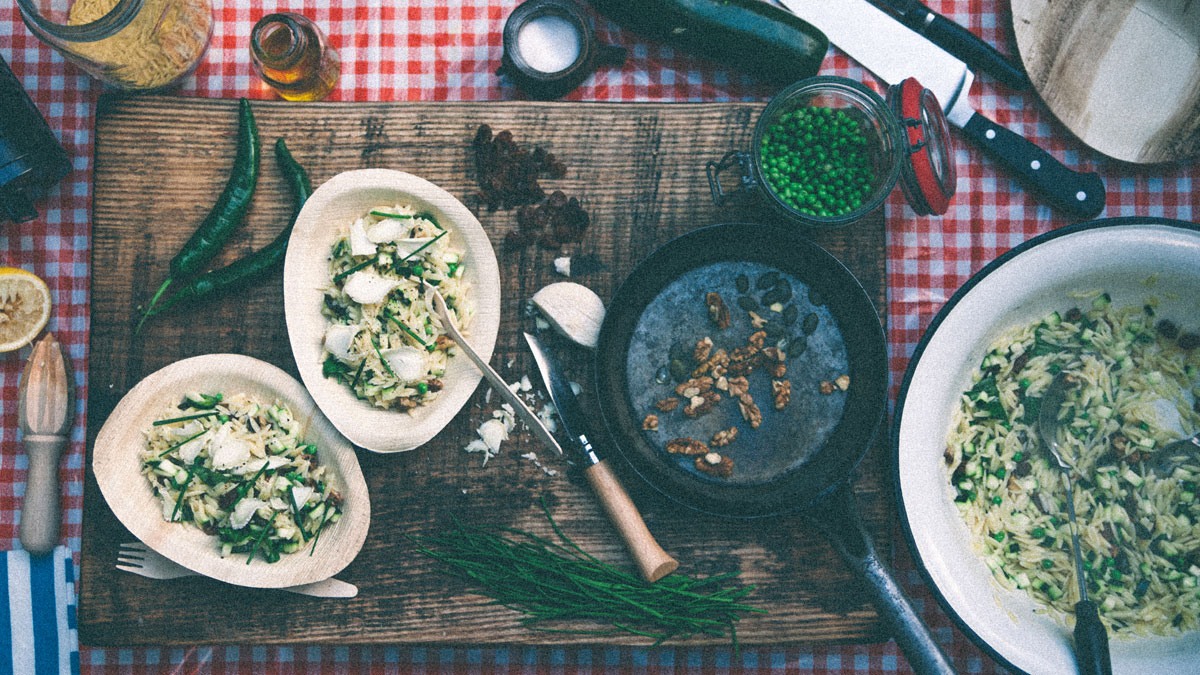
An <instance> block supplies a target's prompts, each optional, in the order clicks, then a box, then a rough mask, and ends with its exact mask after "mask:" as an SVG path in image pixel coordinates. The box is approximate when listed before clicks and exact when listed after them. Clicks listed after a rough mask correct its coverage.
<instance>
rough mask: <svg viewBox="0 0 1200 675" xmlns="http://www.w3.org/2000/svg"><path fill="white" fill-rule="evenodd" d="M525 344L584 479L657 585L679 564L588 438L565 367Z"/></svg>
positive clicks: (535, 344)
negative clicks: (565, 373) (664, 546)
mask: <svg viewBox="0 0 1200 675" xmlns="http://www.w3.org/2000/svg"><path fill="white" fill-rule="evenodd" d="M525 341H526V342H528V343H529V350H530V351H532V352H533V360H534V361H537V366H538V370H539V371H541V373H542V380H543V381H544V382H545V383H546V390H547V391H549V392H550V400H551V401H553V402H554V407H555V408H557V409H558V418H559V419H560V420H562V423H563V429H564V430H565V431H566V432H567V436H568V437H569V441H568V444H569V447H570V448H571V450H573V451H574V452H575V453H576V456H575V459H576V461H580V462H582V463H583V465H584V466H586V467H587V468H585V469H584V470H583V473H584V475H585V476H586V477H587V480H588V483H590V484H591V486H592V489H593V490H594V491H595V492H596V496H597V497H599V498H600V503H601V504H602V505H603V506H604V512H605V513H606V514H608V518H609V520H610V521H611V522H612V524H613V526H614V527H616V528H617V531H618V532H620V534H621V538H622V539H623V540H624V541H625V545H626V547H628V548H629V552H630V553H631V554H632V555H633V558H634V561H635V562H636V563H637V566H638V570H639V571H641V573H642V578H644V579H645V580H646V581H650V582H654V581H658V580H659V579H661V578H663V577H665V576H666V575H668V574H670V573H671V572H674V571H675V569H676V568H677V567H679V563H678V562H676V561H675V559H674V558H672V557H671V556H670V555H668V554H667V552H666V551H664V550H663V548H662V546H659V544H658V542H657V541H656V540H655V539H654V535H652V534H650V530H649V529H648V528H647V527H646V523H645V522H644V521H643V520H642V515H641V513H639V512H638V510H637V505H636V504H634V503H633V500H632V499H630V498H629V494H628V493H627V492H625V488H624V486H622V485H621V482H620V480H619V479H618V478H617V476H616V474H614V473H613V471H612V468H611V467H610V466H609V465H608V460H607V459H601V458H600V457H599V456H598V455H597V454H596V450H595V448H594V447H592V441H591V440H590V439H589V438H588V434H587V428H588V426H587V416H586V415H585V413H584V412H583V408H582V406H580V404H579V399H577V398H575V392H574V391H572V389H571V383H570V381H568V380H567V378H566V376H564V375H563V373H562V367H561V366H560V365H559V363H558V360H557V359H556V358H555V357H554V355H553V354H551V353H550V352H548V351H546V348H545V347H543V346H542V343H541V341H540V340H538V339H537V338H536V337H534V336H533V335H530V334H529V333H525Z"/></svg>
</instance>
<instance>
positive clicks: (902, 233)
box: [0, 0, 1200, 673]
mask: <svg viewBox="0 0 1200 675" xmlns="http://www.w3.org/2000/svg"><path fill="white" fill-rule="evenodd" d="M213 4H214V15H215V19H216V24H215V28H214V32H213V38H212V42H211V44H210V47H209V50H208V53H207V55H206V56H205V58H204V61H203V63H202V64H201V65H200V67H199V69H198V70H197V71H196V73H195V74H194V75H193V76H192V77H190V78H188V79H187V80H186V81H185V82H184V83H183V85H182V87H181V88H180V92H179V93H181V94H183V95H188V96H205V97H236V96H250V97H252V98H268V97H270V92H269V91H267V90H265V88H264V87H263V86H262V85H261V84H260V83H259V82H258V81H257V80H256V79H255V78H254V76H253V75H252V73H251V69H250V62H249V55H248V49H247V46H248V36H249V33H250V28H251V27H252V26H253V24H254V22H255V21H256V20H257V19H258V18H259V17H261V16H263V15H264V14H266V13H269V12H273V11H282V10H288V11H296V12H301V13H304V14H305V15H307V16H309V17H311V18H312V19H314V20H315V21H316V22H317V23H318V24H320V25H321V26H322V27H323V28H324V30H325V31H326V32H327V34H328V35H329V38H330V41H331V43H332V44H333V46H334V47H335V48H336V49H337V51H338V53H339V54H340V55H341V57H342V60H343V71H342V78H341V80H340V82H339V86H338V89H337V90H336V91H334V93H333V94H332V95H331V97H330V100H341V101H392V100H408V101H412V100H425V101H428V100H437V101H440V100H507V99H512V98H516V97H517V96H518V94H517V93H516V92H515V91H514V90H513V88H512V87H511V86H510V85H509V84H507V83H506V82H502V81H501V80H500V79H499V78H497V76H496V75H494V70H495V68H496V66H497V64H498V62H499V59H500V54H501V38H500V36H501V29H502V27H503V25H504V20H505V18H506V17H507V16H508V14H509V12H510V11H511V10H512V9H513V7H515V6H516V5H517V4H518V1H517V0H463V1H461V2H455V1H452V0H409V1H408V2H403V3H400V2H387V1H385V0H363V1H362V2H351V1H349V0H333V1H332V2H326V1H319V0H303V1H297V2H290V3H287V2H279V1H278V0H214V3H213ZM330 4H332V5H334V6H332V7H331V6H329V5H330ZM926 4H928V5H930V6H931V7H932V8H933V9H935V10H937V11H939V12H941V13H943V14H945V15H947V16H949V17H951V18H953V19H955V20H957V21H958V22H959V23H961V24H963V25H965V26H967V27H969V28H970V29H971V30H973V31H974V32H975V33H976V34H978V35H980V36H981V37H983V38H984V39H985V40H987V41H989V42H991V43H992V44H995V45H998V46H999V47H1000V49H1001V50H1003V51H1007V52H1009V53H1011V52H1012V51H1013V49H1014V46H1013V43H1012V40H1011V35H1010V33H1009V30H1008V28H1007V26H1008V22H1009V16H1008V11H1009V9H1008V6H1007V3H1004V2H999V1H998V0H932V1H929V2H927V3H926ZM596 25H597V29H598V32H599V34H600V37H601V38H602V39H603V40H606V41H610V42H615V43H617V44H622V45H624V46H626V47H627V48H628V49H629V60H628V62H627V63H626V65H625V67H624V69H623V70H621V71H619V72H608V71H602V72H600V73H599V74H597V75H595V76H593V77H592V78H591V79H589V80H588V81H587V82H586V83H585V84H584V85H583V86H582V87H580V88H579V89H578V90H576V91H574V92H572V93H571V94H570V95H569V96H568V97H567V98H568V99H569V100H580V101H723V100H765V99H767V98H769V97H770V96H771V94H772V93H773V90H772V89H770V88H767V87H765V86H762V85H758V84H756V83H754V82H753V81H751V80H749V79H747V78H744V77H743V76H740V75H738V74H736V73H733V72H729V71H728V70H725V69H722V68H720V67H719V66H716V65H714V64H713V63H711V62H707V61H703V60H700V59H695V58H691V57H689V56H687V55H684V54H680V53H679V52H677V51H675V50H672V49H671V48H669V47H665V46H662V45H660V44H652V43H647V42H646V41H644V40H641V39H639V38H638V37H636V36H634V35H631V34H629V33H627V32H624V31H622V30H620V29H618V28H617V27H616V26H615V25H613V24H611V23H609V22H608V21H606V20H605V19H603V18H597V21H596ZM0 55H2V56H3V57H4V59H5V60H6V61H8V62H9V64H10V66H11V67H12V69H13V71H14V72H15V73H16V74H17V76H18V78H19V79H20V80H21V81H22V83H23V84H24V86H25V89H26V90H27V91H28V92H29V93H30V95H31V97H32V98H33V100H34V101H35V102H36V103H37V105H38V107H39V108H40V110H41V112H42V114H43V115H44V116H45V117H46V118H47V120H48V121H49V122H50V126H51V128H52V129H54V131H55V132H56V133H57V134H58V135H59V137H60V139H61V140H62V142H63V145H64V146H65V147H66V148H67V151H68V153H69V154H70V156H71V158H72V161H73V163H74V170H73V172H72V173H71V174H70V175H69V176H68V177H67V178H66V179H65V180H63V181H62V183H61V184H60V185H59V186H58V188H57V189H56V190H55V191H54V192H53V193H52V194H51V195H50V196H49V198H47V199H45V200H43V201H41V202H40V203H39V204H38V207H39V210H40V212H41V216H40V217H39V218H38V219H36V220H35V221H33V222H30V223H25V224H23V225H20V226H14V225H11V224H9V225H0V264H4V265H12V266H17V267H23V268H25V269H28V270H30V271H32V272H34V273H35V274H37V275H39V276H41V277H42V278H44V279H45V280H46V281H47V282H48V283H49V285H50V288H51V290H52V292H53V294H54V314H53V317H52V318H51V321H50V325H49V329H50V330H52V331H54V333H55V334H56V335H57V336H58V338H59V339H60V340H61V341H62V342H63V344H65V345H66V346H67V347H68V348H69V352H70V355H71V357H72V358H73V359H74V362H75V364H76V366H77V369H78V372H77V374H76V379H77V384H78V387H79V388H78V393H79V404H78V410H77V415H76V420H77V421H76V426H75V429H74V433H73V436H72V443H71V447H70V451H69V453H68V454H67V455H66V456H65V458H64V460H63V462H62V465H61V478H62V480H63V483H64V485H65V495H66V496H65V501H64V504H63V507H64V525H63V536H64V538H65V543H66V545H67V546H68V547H69V548H70V549H71V551H72V552H73V554H74V556H75V558H76V562H78V556H79V542H80V521H81V515H82V514H81V505H82V489H83V468H82V464H83V438H84V428H83V420H84V419H85V415H84V401H86V399H87V377H86V375H87V373H86V368H85V364H86V363H87V346H88V325H89V324H88V321H89V314H88V313H89V295H88V293H89V279H90V269H89V265H90V250H89V247H90V222H91V221H90V213H89V210H90V204H91V191H92V182H91V173H92V157H91V155H92V141H93V139H92V128H93V115H94V112H95V103H96V99H97V96H98V95H99V94H100V92H101V87H100V86H99V85H97V84H96V83H95V82H93V81H92V80H91V79H90V78H88V77H87V76H86V75H84V74H82V73H81V72H80V71H79V70H78V69H76V68H75V67H73V66H70V65H68V64H66V63H64V61H63V59H62V57H60V56H59V55H58V54H57V53H56V52H54V51H53V50H52V49H50V48H49V47H47V46H45V45H43V44H41V43H40V42H39V41H38V40H37V39H36V38H34V37H33V36H32V35H31V34H30V33H29V31H28V30H27V29H26V27H25V26H24V25H23V23H22V22H21V19H20V16H19V15H18V12H17V9H16V7H15V4H14V3H5V5H4V6H0ZM822 72H823V73H832V74H838V75H844V76H848V77H852V78H856V79H860V80H864V81H868V82H870V81H872V78H871V76H870V75H869V74H866V73H865V72H864V71H863V70H862V69H861V68H860V67H859V66H858V65H857V64H856V63H854V62H853V61H851V60H849V59H848V58H846V57H845V56H844V55H843V54H841V53H840V52H838V51H837V50H835V49H834V50H831V53H830V55H829V56H828V57H827V58H826V61H825V64H824V67H823V68H822ZM970 100H971V103H972V104H973V105H974V107H975V108H976V109H978V110H979V111H980V112H982V113H983V114H985V115H986V116H988V117H990V118H992V119H994V120H995V121H997V122H999V123H1000V124H1002V125H1004V126H1006V127H1008V128H1010V129H1012V130H1014V131H1016V132H1018V133H1020V134H1022V135H1024V136H1025V137H1026V138H1029V139H1031V140H1033V141H1034V142H1036V143H1037V144H1039V145H1041V146H1042V147H1043V148H1045V149H1047V150H1049V151H1050V152H1051V153H1052V154H1054V155H1055V156H1057V157H1059V158H1060V159H1062V160H1063V161H1064V163H1065V164H1067V166H1069V167H1073V168H1076V169H1083V170H1095V171H1098V172H1099V173H1100V175H1101V176H1102V177H1103V178H1104V180H1105V182H1106V184H1107V188H1108V205H1107V209H1106V210H1105V212H1104V214H1103V215H1105V216H1133V215H1138V216H1163V217H1168V218H1178V219H1182V220H1189V221H1190V220H1195V219H1196V214H1195V210H1196V208H1197V206H1198V205H1200V166H1197V165H1196V164H1195V163H1191V164H1188V165H1184V166H1165V167H1151V168H1145V167H1135V166H1130V165H1122V164H1120V163H1117V162H1113V161H1112V160H1108V159H1106V158H1104V157H1103V156H1101V155H1099V154H1098V153H1096V152H1094V151H1092V150H1090V149H1088V148H1087V147H1085V146H1083V145H1082V144H1081V143H1079V142H1078V141H1076V140H1074V139H1073V138H1072V137H1071V136H1070V134H1069V133H1067V132H1066V130H1065V129H1064V128H1063V127H1062V125H1060V124H1059V123H1058V122H1056V121H1055V120H1054V119H1053V118H1052V117H1051V116H1050V114H1049V113H1048V112H1047V111H1046V109H1045V107H1044V106H1042V105H1041V104H1040V103H1039V102H1038V100H1037V99H1036V96H1035V95H1034V94H1032V93H1024V94H1018V93H1012V92H1010V91H1007V90H1005V89H1004V88H1003V87H1002V86H1000V85H998V84H996V83H995V82H994V81H993V80H991V79H990V78H989V77H987V76H986V75H982V76H981V77H980V78H979V79H978V81H977V82H976V84H975V85H974V87H973V88H972V90H971V93H970ZM957 152H958V155H957V163H958V176H959V177H958V195H957V197H956V198H955V201H954V204H953V205H952V206H951V209H950V212H949V213H948V214H946V215H945V216H943V217H940V218H919V217H916V216H915V215H914V214H913V212H912V211H911V210H910V209H909V208H908V207H907V206H905V205H904V203H903V200H902V198H901V196H900V194H899V191H897V193H895V194H893V195H892V198H891V200H890V201H889V202H888V204H887V206H886V217H887V233H888V234H887V241H888V250H887V264H888V275H887V278H888V298H889V301H888V322H889V324H890V326H891V328H890V335H889V338H890V344H891V349H892V355H891V356H892V359H891V366H892V374H893V377H894V379H895V380H896V381H898V380H899V378H900V376H901V375H902V374H903V369H904V367H905V366H906V364H907V359H908V355H909V354H910V353H911V352H912V349H913V347H914V346H915V344H916V342H917V340H918V339H919V338H920V335H921V332H922V330H923V329H924V327H925V326H926V325H927V324H928V322H929V321H930V319H931V318H932V317H933V315H934V313H935V312H936V311H937V309H938V308H939V307H940V306H941V305H942V303H943V302H945V300H946V299H947V298H948V297H949V296H950V294H952V293H953V292H954V290H955V289H957V288H958V287H959V286H960V285H961V284H962V283H963V282H964V281H966V280H967V278H968V277H969V276H970V275H971V273H972V272H974V271H976V270H978V269H979V268H980V267H982V266H983V265H984V264H985V263H987V262H988V261H990V260H992V259H993V258H995V257H996V256H997V255H998V254H1000V253H1002V252H1004V251H1006V250H1007V249H1009V248H1011V247H1013V246H1015V245H1017V244H1019V243H1021V242H1023V241H1025V240H1026V239H1028V238H1030V237H1032V236H1034V235H1036V234H1039V233H1042V232H1045V231H1047V230H1050V229H1052V228H1055V227H1058V226H1060V225H1064V224H1065V223H1066V221H1065V220H1064V219H1062V218H1061V217H1059V216H1057V215H1056V214H1053V213H1051V212H1050V211H1049V209H1048V208H1046V207H1044V206H1041V205H1039V204H1038V203H1037V202H1036V201H1035V200H1033V199H1032V198H1030V197H1029V196H1028V195H1027V194H1026V193H1025V192H1024V191H1023V190H1021V189H1020V188H1019V187H1017V185H1016V184H1014V183H1013V181H1012V180H1011V179H1010V178H1009V177H1008V176H1007V175H1006V174H1004V173H1003V172H1001V171H999V170H998V169H997V168H996V166H995V165H994V164H992V163H991V162H989V161H986V160H984V159H983V158H982V157H981V156H980V153H979V151H978V150H976V149H975V148H974V147H969V146H967V145H966V144H965V143H960V144H959V149H958V151H957ZM28 355H29V348H25V349H23V350H20V351H19V352H14V353H9V354H4V355H0V547H2V548H5V549H7V548H18V547H19V546H20V544H19V542H18V539H17V523H18V522H19V512H20V508H21V502H22V496H23V493H24V485H25V477H26V468H27V462H26V458H25V455H24V453H23V452H21V451H20V448H19V446H18V443H17V419H16V417H17V416H16V400H17V385H18V380H19V376H20V372H21V369H22V367H23V364H24V362H25V360H26V358H27V357H28ZM900 548H901V549H903V547H900ZM895 567H896V569H897V570H898V576H899V578H900V581H901V583H902V585H903V586H904V587H905V590H906V591H907V592H908V593H909V594H910V596H911V597H912V598H914V601H915V604H916V605H917V607H918V609H919V611H920V612H921V613H922V615H923V616H924V618H925V620H926V622H927V623H928V624H929V626H930V627H931V628H932V630H933V632H934V635H935V637H936V638H937V639H938V641H939V642H940V643H941V644H942V646H943V648H944V649H945V650H946V651H947V653H948V654H950V655H951V656H952V658H953V659H954V662H955V665H956V667H957V668H958V669H959V670H960V671H962V672H965V673H993V672H1002V669H1001V668H1000V667H998V666H997V665H996V664H994V663H993V662H992V661H991V660H990V659H989V658H988V657H987V656H985V655H983V654H982V652H980V651H979V650H978V649H977V648H975V647H974V645H972V644H971V643H970V642H969V641H968V640H967V638H966V637H964V636H963V635H962V634H961V633H959V632H958V631H957V630H955V629H953V628H952V627H951V623H950V621H949V619H948V618H947V617H946V615H945V614H943V613H942V612H941V610H940V609H939V608H938V607H937V604H936V603H935V602H934V601H933V599H932V596H931V595H930V594H929V593H928V591H927V590H926V589H925V588H924V587H923V586H922V585H921V581H920V578H919V576H918V575H917V573H916V572H915V570H914V568H913V565H912V563H911V561H909V560H908V558H907V555H906V553H905V552H904V551H901V552H900V553H899V557H898V559H897V560H896V561H895ZM80 665H81V669H82V670H83V671H84V672H90V673H107V672H114V673H115V672H121V673H126V672H137V673H140V672H156V671H160V670H169V671H172V672H242V671H247V672H256V673H290V672H318V671H320V672H325V671H330V672H358V671H360V670H366V669H368V668H369V669H370V670H371V671H372V672H409V671H414V670H415V671H428V670H439V671H440V670H453V671H456V672H457V671H467V672H473V671H485V670H486V671H492V670H500V671H520V672H535V671H536V672H558V671H564V670H589V671H591V670H600V671H618V670H620V671H627V670H631V669H635V668H636V669H641V668H643V667H645V668H648V669H651V670H656V671H676V670H679V671H688V672H691V671H697V672H698V671H701V670H703V671H718V672H719V671H725V670H749V671H764V672H765V671H776V670H779V671H784V670H787V671H788V672H800V673H835V672H836V673H841V672H861V673H888V672H910V669H909V667H908V664H907V663H906V662H905V661H904V658H903V657H902V656H900V655H899V652H898V651H897V649H896V646H895V644H894V643H886V644H877V645H846V646H830V647H822V646H817V647H812V648H795V647H780V648H777V649H772V648H762V649H753V650H745V651H743V652H742V653H740V654H739V655H736V656H734V655H733V654H732V653H731V652H730V651H729V650H726V649H687V648H660V649H650V650H648V649H615V648H604V649H597V648H592V649H588V648H574V649H557V648H555V649H538V648H510V649H508V648H498V649H473V648H408V647H404V648H388V647H371V648H358V647H307V646H300V645H297V646H294V647H216V648H196V649H187V650H184V649H91V648H87V647H84V648H82V649H81V654H80Z"/></svg>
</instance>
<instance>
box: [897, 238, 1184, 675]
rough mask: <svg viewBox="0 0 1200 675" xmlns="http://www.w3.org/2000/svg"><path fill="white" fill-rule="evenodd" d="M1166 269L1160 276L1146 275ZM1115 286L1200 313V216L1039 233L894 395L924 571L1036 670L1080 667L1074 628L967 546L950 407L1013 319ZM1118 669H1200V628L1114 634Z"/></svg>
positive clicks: (983, 635)
mask: <svg viewBox="0 0 1200 675" xmlns="http://www.w3.org/2000/svg"><path fill="white" fill-rule="evenodd" d="M1152 275H1157V278H1156V280H1155V281H1154V283H1152V284H1148V283H1147V280H1148V279H1149V278H1150V277H1151V276H1152ZM1087 289H1103V290H1105V291H1108V292H1109V293H1110V294H1111V295H1112V298H1113V303H1114V304H1115V305H1116V306H1124V305H1131V304H1136V305H1138V306H1140V305H1141V304H1143V300H1144V299H1146V298H1148V297H1150V296H1154V297H1157V298H1158V299H1159V300H1160V301H1161V303H1162V304H1161V305H1160V306H1159V307H1158V308H1157V314H1158V316H1163V317H1173V318H1175V319H1176V320H1177V323H1178V324H1179V325H1183V326H1192V327H1194V326H1196V322H1197V320H1198V319H1200V225H1196V224H1191V223H1180V222H1178V221H1166V220H1163V219H1148V218H1119V219H1112V220H1103V221H1096V222H1093V223H1083V224H1080V225H1075V226H1071V227H1067V228H1063V229H1060V230H1055V231H1053V232H1049V233H1047V234H1044V235H1041V236H1039V237H1036V238H1034V239H1031V240H1030V241H1028V242H1026V243H1024V244H1022V245H1021V246H1018V247H1017V248H1015V249H1013V250H1012V251H1009V252H1008V253H1006V254H1004V255H1003V256H1001V257H1000V258H998V259H997V260H995V261H994V262H992V263H991V264H989V265H988V266H987V267H985V268H984V269H982V270H981V271H980V272H979V273H977V274H976V275H975V276H973V277H972V278H971V279H970V280H969V281H968V282H967V283H966V284H964V285H963V287H962V288H961V289H959V290H958V292H956V293H955V294H954V296H953V297H952V298H951V299H950V301H949V302H947V303H946V305H945V307H943V308H942V309H941V311H940V312H938V314H937V316H936V317H935V318H934V320H933V323H932V324H930V326H929V328H928V329H927V330H926V332H925V335H924V336H923V337H922V339H921V342H920V343H919V344H918V345H917V349H916V352H915V353H914V354H913V357H912V360H911V362H910V364H909V368H908V372H907V374H906V375H905V379H904V383H903V386H902V387H901V391H900V396H899V399H898V401H897V405H896V420H895V424H894V427H893V444H894V447H895V448H896V453H897V476H896V480H897V497H898V499H899V506H900V512H901V521H902V523H903V524H904V528H905V531H906V534H907V535H908V537H909V546H910V548H911V550H912V551H913V554H914V558H915V559H916V560H917V563H918V567H919V568H920V569H921V571H922V573H923V574H924V576H925V579H926V582H927V583H928V584H929V586H930V588H931V589H932V590H933V592H934V594H935V596H937V598H938V600H939V602H940V603H941V605H942V607H943V608H944V609H945V610H946V611H947V612H948V613H949V614H950V616H951V618H952V619H954V621H955V622H956V623H957V624H958V625H959V627H960V628H961V629H962V630H963V631H964V632H965V633H967V634H968V635H969V636H970V637H971V638H972V639H973V640H975V642H976V643H977V644H979V645H980V647H981V648H983V649H985V650H986V651H988V652H989V653H990V654H991V655H992V656H993V657H995V658H996V659H997V660H999V661H1001V662H1002V663H1005V664H1007V665H1009V666H1010V667H1013V668H1015V669H1017V670H1021V671H1025V672H1028V673H1055V674H1059V673H1073V672H1076V665H1075V658H1074V652H1073V650H1072V645H1073V642H1072V636H1071V630H1070V629H1068V628H1067V627H1066V626H1065V625H1063V624H1060V623H1058V622H1057V621H1055V620H1054V619H1053V618H1051V617H1050V616H1048V615H1045V614H1035V613H1034V612H1033V610H1034V603H1033V601H1032V600H1031V599H1030V598H1029V597H1028V596H1027V595H1026V594H1025V593H1024V591H1012V592H1009V591H1006V590H1004V589H1003V588H1001V587H1000V586H999V585H998V584H997V583H996V582H995V581H994V580H993V579H992V575H991V572H990V570H988V568H987V567H986V566H985V565H984V563H983V560H982V559H981V558H979V557H977V556H975V555H974V554H973V553H972V552H971V550H970V547H969V544H968V540H967V529H966V525H965V524H964V523H963V521H962V519H961V518H960V517H959V515H958V511H957V509H956V508H955V506H954V503H953V494H952V489H951V487H950V484H949V481H948V480H947V477H946V471H945V465H944V463H943V459H942V453H943V452H944V451H945V447H946V435H947V432H948V431H949V429H950V416H951V412H952V411H953V409H954V407H955V406H956V405H957V403H958V398H959V396H960V395H961V393H962V392H963V391H966V390H967V389H969V388H970V386H969V378H970V375H971V372H972V370H973V369H975V368H976V367H978V365H979V362H980V361H981V360H982V359H983V356H984V354H985V353H986V351H987V349H988V346H989V345H990V344H991V343H992V342H994V341H995V340H996V339H997V338H998V337H999V336H1000V334H1001V333H1003V332H1004V331H1005V330H1006V329H1008V328H1010V327H1012V326H1015V325H1019V324H1025V323H1029V322H1032V321H1034V320H1037V319H1040V318H1041V317H1043V316H1045V315H1047V314H1049V313H1050V312H1052V311H1055V310H1062V309H1064V308H1066V307H1068V306H1069V303H1070V298H1069V297H1068V293H1070V292H1071V291H1080V290H1087ZM1111 653H1112V664H1113V672H1114V673H1118V674H1120V673H1128V674H1131V675H1132V674H1135V673H1136V674H1142V673H1156V674H1157V675H1164V674H1167V673H1180V674H1183V673H1189V674H1194V673H1196V672H1200V631H1193V632H1191V633H1188V634H1185V635H1183V636H1181V637H1152V638H1138V639H1133V640H1125V639H1115V638H1112V639H1111Z"/></svg>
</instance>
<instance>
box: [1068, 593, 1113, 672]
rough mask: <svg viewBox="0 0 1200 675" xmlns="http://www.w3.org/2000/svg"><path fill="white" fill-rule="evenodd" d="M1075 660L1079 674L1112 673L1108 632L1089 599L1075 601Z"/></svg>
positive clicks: (1094, 605)
mask: <svg viewBox="0 0 1200 675" xmlns="http://www.w3.org/2000/svg"><path fill="white" fill-rule="evenodd" d="M1075 660H1076V662H1078V664H1079V672H1080V675H1112V660H1111V657H1110V656H1109V653H1108V632H1107V631H1105V629H1104V624H1103V623H1101V622H1100V613H1099V611H1098V610H1097V609H1096V603H1094V602H1092V601H1091V600H1080V601H1079V602H1077V603H1075Z"/></svg>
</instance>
